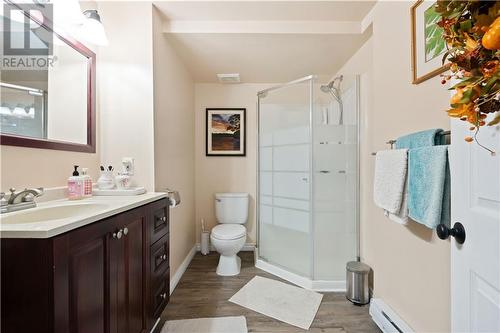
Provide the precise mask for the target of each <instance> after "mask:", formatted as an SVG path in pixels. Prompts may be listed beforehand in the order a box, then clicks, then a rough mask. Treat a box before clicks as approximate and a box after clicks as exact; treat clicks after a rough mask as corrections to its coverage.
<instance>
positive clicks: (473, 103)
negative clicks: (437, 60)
mask: <svg viewBox="0 0 500 333" xmlns="http://www.w3.org/2000/svg"><path fill="white" fill-rule="evenodd" d="M435 6H436V12H437V13H439V14H440V15H441V20H440V21H439V23H438V25H439V26H440V27H442V28H443V37H444V39H445V40H446V44H447V51H446V52H445V54H444V56H443V63H444V62H449V63H450V71H451V73H450V74H444V75H443V80H442V83H443V84H446V83H447V82H448V80H450V79H451V78H454V79H456V80H458V81H459V82H458V83H457V84H455V85H454V86H453V87H452V88H450V89H452V90H455V94H454V95H453V97H452V98H451V100H450V106H451V108H450V109H449V110H447V112H448V115H449V116H450V117H455V118H460V119H461V120H463V121H468V122H469V123H470V124H471V125H472V126H471V128H470V130H471V131H474V135H473V137H471V136H468V137H466V138H465V141H467V142H473V141H475V142H477V143H478V144H479V145H481V144H480V143H479V142H478V140H477V134H478V132H479V129H480V128H481V127H482V126H485V125H488V126H493V125H498V124H500V112H499V111H500V1H479V0H476V1H463V0H438V1H437V2H436V5H435ZM489 114H493V115H492V117H491V118H489ZM487 118H488V119H487ZM481 146H482V145H481ZM482 147H483V148H485V149H487V150H489V151H490V152H491V153H494V152H493V151H491V150H490V149H488V148H486V147H484V146H482Z"/></svg>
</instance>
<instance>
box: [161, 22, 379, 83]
mask: <svg viewBox="0 0 500 333" xmlns="http://www.w3.org/2000/svg"><path fill="white" fill-rule="evenodd" d="M369 35H370V31H368V30H367V31H366V32H365V33H364V34H362V35H358V36H356V37H355V38H354V37H353V36H352V35H323V34H322V35H310V34H307V35H304V34H303V35H297V34H167V36H166V38H167V39H168V40H169V41H170V43H171V45H172V46H173V47H174V48H175V49H176V52H177V54H178V55H179V56H180V57H181V58H182V60H183V61H184V63H185V64H186V66H187V68H188V69H189V70H190V72H191V74H192V76H193V78H194V80H195V81H196V82H217V77H216V74H217V73H240V76H241V81H242V82H247V83H248V82H252V83H257V82H258V83H275V82H288V81H291V80H294V79H297V78H300V77H303V76H306V75H310V74H318V75H327V76H328V75H329V76H331V75H333V74H335V73H336V72H337V70H338V69H340V67H341V66H342V65H343V64H344V63H345V62H346V61H347V60H348V59H349V58H350V56H351V55H352V54H354V53H355V52H356V50H357V49H359V47H360V46H361V45H363V43H364V42H365V41H366V40H367V39H368V38H369Z"/></svg>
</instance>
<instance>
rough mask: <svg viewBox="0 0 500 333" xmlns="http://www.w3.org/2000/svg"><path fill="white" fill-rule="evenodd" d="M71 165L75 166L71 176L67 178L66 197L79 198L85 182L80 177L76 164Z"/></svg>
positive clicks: (81, 196)
mask: <svg viewBox="0 0 500 333" xmlns="http://www.w3.org/2000/svg"><path fill="white" fill-rule="evenodd" d="M73 167H74V168H75V171H73V176H71V177H69V178H68V199H69V200H79V199H82V198H83V193H84V190H85V183H84V180H83V177H80V173H79V172H78V165H75V166H73Z"/></svg>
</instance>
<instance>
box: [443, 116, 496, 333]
mask: <svg viewBox="0 0 500 333" xmlns="http://www.w3.org/2000/svg"><path fill="white" fill-rule="evenodd" d="M469 126H470V125H468V124H466V123H465V122H462V121H459V120H457V121H455V120H453V121H452V126H451V127H452V128H451V131H452V146H451V148H450V167H451V186H452V192H451V193H452V199H451V200H452V201H451V203H452V214H451V217H452V226H453V224H454V223H456V222H460V223H462V224H463V226H464V229H465V234H466V238H465V242H464V243H463V244H462V245H460V244H459V243H458V242H457V239H456V238H455V239H453V238H452V239H451V329H452V332H500V126H497V127H487V126H485V127H483V128H481V133H480V134H479V138H480V143H481V144H483V145H485V146H487V147H488V148H491V149H493V150H494V151H496V152H497V154H496V156H492V155H491V154H490V153H489V152H488V151H486V150H484V149H482V148H481V147H479V146H478V145H477V144H476V143H470V144H469V143H466V142H465V141H464V137H465V136H467V135H470V132H469Z"/></svg>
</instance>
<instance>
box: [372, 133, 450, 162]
mask: <svg viewBox="0 0 500 333" xmlns="http://www.w3.org/2000/svg"><path fill="white" fill-rule="evenodd" d="M441 135H451V131H443V132H441ZM397 141H398V140H389V141H387V142H386V144H388V145H391V149H394V145H395V144H396V142H397ZM375 155H377V153H376V152H372V156H375Z"/></svg>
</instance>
